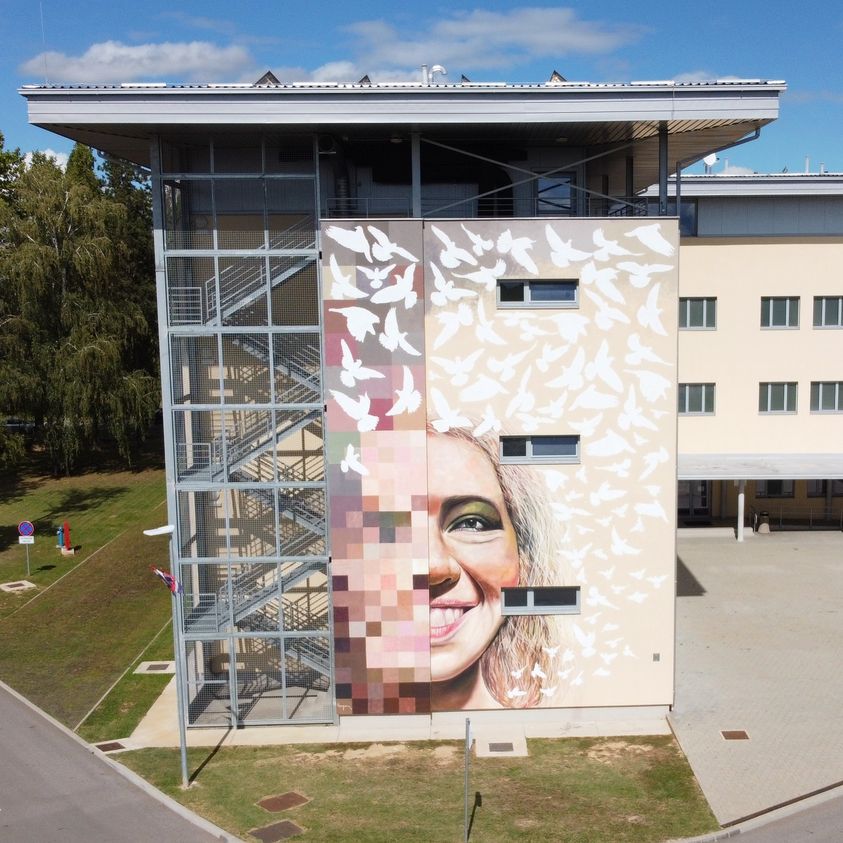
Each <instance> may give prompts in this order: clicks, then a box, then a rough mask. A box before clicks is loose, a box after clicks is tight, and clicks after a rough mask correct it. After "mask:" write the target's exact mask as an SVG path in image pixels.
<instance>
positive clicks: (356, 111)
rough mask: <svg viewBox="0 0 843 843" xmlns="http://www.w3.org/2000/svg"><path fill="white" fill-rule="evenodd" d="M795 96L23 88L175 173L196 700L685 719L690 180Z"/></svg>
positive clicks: (752, 85) (173, 454) (288, 707)
mask: <svg viewBox="0 0 843 843" xmlns="http://www.w3.org/2000/svg"><path fill="white" fill-rule="evenodd" d="M783 89H784V86H783V84H782V83H779V82H759V81H745V82H740V81H737V82H734V81H730V82H716V83H673V82H640V83H630V84H618V85H603V84H601V85H594V84H587V83H570V82H565V81H564V80H562V79H561V77H558V76H557V75H556V74H554V77H552V79H551V80H550V81H549V82H548V83H546V84H543V85H532V86H512V85H495V84H473V83H470V82H463V83H461V84H459V85H433V84H430V79H429V78H426V79H424V80H423V82H422V83H421V84H405V85H398V84H390V85H372V84H371V83H369V81H368V80H367V79H363V80H361V82H360V83H358V84H356V85H328V84H324V85H311V84H308V85H280V84H276V82H275V80H273V79H272V78H271V77H269V76H267V77H264V78H263V79H262V80H261V81H260V82H259V83H257V84H255V85H208V86H167V85H156V84H146V85H144V84H132V85H123V86H117V87H74V88H54V87H27V88H24V89H23V90H22V93H23V94H24V96H25V97H26V98H27V99H28V101H29V110H30V111H29V114H30V120H31V122H33V123H35V124H37V125H40V126H43V127H45V128H48V129H51V130H53V131H55V132H58V133H60V134H63V135H65V136H67V137H70V138H73V139H74V140H77V141H81V142H83V143H87V144H89V145H91V146H93V147H95V148H97V149H101V150H104V151H106V152H107V153H109V154H113V155H117V156H121V157H125V158H128V159H130V160H133V161H136V162H138V163H141V164H145V165H148V166H149V167H150V168H151V171H152V176H153V195H154V212H155V245H156V261H157V265H156V271H157V277H158V302H159V313H160V339H161V359H162V385H163V404H164V419H165V433H166V440H167V442H166V461H167V473H168V507H169V513H170V518H171V520H172V522H173V523H174V524H175V525H176V534H175V538H174V542H173V544H174V554H175V557H176V570H177V573H178V575H179V577H180V579H181V580H182V581H183V583H184V585H185V596H184V604H183V616H184V623H183V628H182V629H181V631H180V632H181V637H182V639H183V641H184V654H183V655H184V662H185V665H186V667H185V669H184V671H183V673H182V675H180V677H179V681H180V682H181V683H182V686H183V688H184V690H185V691H186V698H187V700H188V706H187V708H188V711H187V714H188V720H189V723H190V724H191V725H195V726H204V725H214V724H221V723H230V724H232V725H242V724H252V723H295V722H333V721H335V720H336V719H337V718H342V717H351V716H363V715H369V716H386V715H390V716H398V715H406V716H415V717H417V718H425V719H430V720H432V721H433V722H437V721H447V719H448V718H449V717H450V718H453V714H454V713H455V712H457V713H461V712H464V711H467V710H471V711H489V712H494V711H496V710H497V711H500V712H503V713H504V715H505V716H508V717H516V716H520V717H523V718H534V719H535V718H542V717H544V718H545V719H547V718H550V719H551V720H553V719H555V720H556V721H557V722H558V721H559V718H560V717H561V716H562V715H561V714H560V709H567V710H568V711H569V712H570V711H572V710H574V709H576V710H577V711H580V712H582V711H588V710H596V709H598V708H599V709H601V710H602V711H609V712H618V713H621V714H623V713H625V712H629V711H630V710H631V709H633V708H634V709H635V710H636V711H637V712H638V713H639V714H640V713H649V714H652V716H654V717H659V716H662V715H663V714H664V713H665V711H666V710H667V707H668V706H669V705H670V704H671V702H672V699H673V651H674V626H673V624H674V589H673V582H674V576H675V528H676V511H677V502H676V471H677V447H676V427H677V416H676V406H677V400H678V398H677V337H678V333H679V332H678V325H677V313H678V312H679V302H678V296H679V287H678V272H677V247H678V242H679V221H678V219H677V217H676V216H671V214H672V213H673V212H674V211H675V203H674V204H673V206H671V200H670V197H669V191H668V176H669V174H670V173H671V172H675V171H676V170H677V169H681V167H682V166H684V165H685V164H687V163H688V162H691V161H695V160H698V159H699V158H701V157H702V156H703V155H705V154H707V153H709V152H710V151H712V150H714V149H720V148H724V147H727V146H728V145H730V144H732V143H735V142H738V141H739V140H741V139H743V138H746V137H747V136H749V135H750V134H751V133H753V132H755V133H757V132H758V131H760V129H761V128H762V127H763V126H764V125H766V124H767V123H769V122H770V121H772V120H774V119H775V118H776V116H777V113H778V97H779V94H780V93H781V91H782V90H783ZM653 183H656V184H657V185H658V189H657V191H656V195H655V197H654V198H653V199H652V200H651V199H648V198H647V197H642V196H641V195H640V192H641V191H642V190H644V189H645V188H646V187H647V186H648V185H650V184H653ZM683 295H684V293H683ZM701 295H702V294H701ZM683 341H684V335H683ZM694 421H697V420H691V419H684V418H683V419H681V420H680V422H681V423H682V424H683V425H684V426H687V424H686V423H693V422H694ZM702 421H703V423H704V422H705V421H706V420H702ZM506 710H509V711H506ZM566 716H571V715H570V714H569V715H566Z"/></svg>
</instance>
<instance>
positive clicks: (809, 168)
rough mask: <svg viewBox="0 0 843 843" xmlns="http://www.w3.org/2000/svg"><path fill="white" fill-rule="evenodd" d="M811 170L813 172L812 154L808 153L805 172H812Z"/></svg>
mask: <svg viewBox="0 0 843 843" xmlns="http://www.w3.org/2000/svg"><path fill="white" fill-rule="evenodd" d="M810 172H811V156H810V155H806V156H805V173H806V174H807V173H810Z"/></svg>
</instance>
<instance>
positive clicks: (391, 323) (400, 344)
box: [378, 307, 421, 357]
mask: <svg viewBox="0 0 843 843" xmlns="http://www.w3.org/2000/svg"><path fill="white" fill-rule="evenodd" d="M378 341H379V342H380V344H381V345H382V346H383V347H384V348H385V349H387V350H388V351H395V350H396V349H397V348H400V349H401V350H402V351H405V352H406V353H407V354H411V355H412V356H413V357H420V356H421V352H420V351H416V349H415V348H413V346H411V345H410V343H408V342H407V332H406V331H401V330H400V329H399V328H398V317H397V316H396V315H395V308H394V307H390V308H389V313H387V314H386V319H384V321H383V333H381V334H379V335H378Z"/></svg>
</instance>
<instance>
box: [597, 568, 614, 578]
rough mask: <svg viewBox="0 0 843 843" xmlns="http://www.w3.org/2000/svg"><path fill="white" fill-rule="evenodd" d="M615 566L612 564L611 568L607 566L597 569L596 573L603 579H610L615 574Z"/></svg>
mask: <svg viewBox="0 0 843 843" xmlns="http://www.w3.org/2000/svg"><path fill="white" fill-rule="evenodd" d="M615 567H616V566H615V565H612V567H611V568H607V569H606V570H605V571H598V572H597V573H598V574H600V576H601V577H603V578H604V579H606V580H610V579H612V577H613V576H614V575H615Z"/></svg>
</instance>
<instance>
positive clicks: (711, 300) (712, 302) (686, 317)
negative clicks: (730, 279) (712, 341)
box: [679, 296, 717, 331]
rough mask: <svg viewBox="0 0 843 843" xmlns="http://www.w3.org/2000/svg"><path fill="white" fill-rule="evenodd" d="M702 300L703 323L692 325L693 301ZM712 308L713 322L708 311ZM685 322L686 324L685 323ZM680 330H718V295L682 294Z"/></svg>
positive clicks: (680, 299) (680, 300)
mask: <svg viewBox="0 0 843 843" xmlns="http://www.w3.org/2000/svg"><path fill="white" fill-rule="evenodd" d="M692 302H702V306H703V324H702V325H691V324H690V316H691V303H692ZM709 309H710V310H711V324H708V323H709V318H708V315H709V314H708V312H709ZM683 322H684V324H683ZM679 330H680V331H715V330H717V296H680V297H679Z"/></svg>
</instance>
